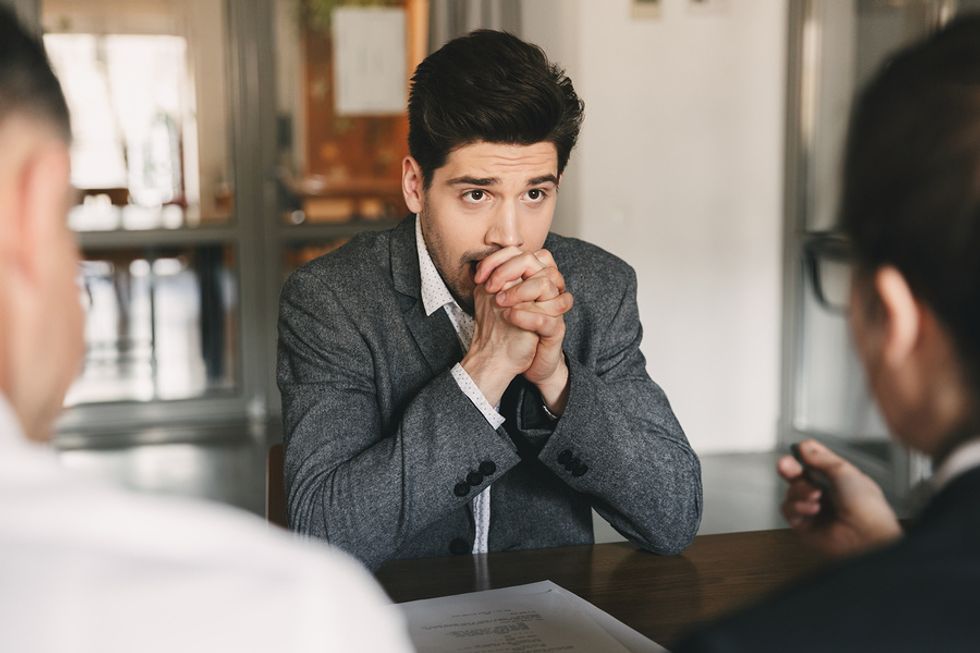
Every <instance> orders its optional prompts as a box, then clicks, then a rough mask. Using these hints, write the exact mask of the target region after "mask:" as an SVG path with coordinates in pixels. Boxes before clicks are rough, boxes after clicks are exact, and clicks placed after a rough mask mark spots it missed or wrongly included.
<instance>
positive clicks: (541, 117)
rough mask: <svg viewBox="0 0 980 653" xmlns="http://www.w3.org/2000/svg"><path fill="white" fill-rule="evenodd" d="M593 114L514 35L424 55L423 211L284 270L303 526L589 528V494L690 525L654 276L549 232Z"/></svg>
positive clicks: (282, 372)
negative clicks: (659, 353)
mask: <svg viewBox="0 0 980 653" xmlns="http://www.w3.org/2000/svg"><path fill="white" fill-rule="evenodd" d="M582 111H583V107H582V103H581V101H580V100H579V99H578V97H577V96H576V94H575V91H574V89H573V88H572V83H571V81H570V80H569V79H568V77H566V76H565V74H564V72H563V71H562V70H561V69H560V68H558V67H557V66H554V65H552V64H550V63H549V62H548V60H547V59H546V57H545V55H544V53H543V52H541V50H540V49H538V48H537V47H535V46H532V45H529V44H527V43H524V42H522V41H521V40H519V39H517V38H516V37H514V36H511V35H509V34H504V33H500V32H487V31H481V32H474V33H473V34H471V35H469V36H466V37H462V38H460V39H456V40H454V41H452V42H450V43H448V44H447V45H445V46H444V47H443V48H442V49H440V50H439V51H437V52H435V53H434V54H432V55H430V56H429V57H428V58H427V59H426V60H425V61H423V62H422V63H421V64H420V65H419V67H418V69H417V70H416V72H415V75H414V78H413V85H412V91H411V97H410V99H409V150H410V153H411V155H410V156H408V157H406V158H405V160H404V163H403V191H404V196H405V200H406V203H407V204H408V207H409V209H411V211H412V212H413V213H415V214H416V215H415V216H411V217H409V218H407V219H406V220H405V221H403V222H402V223H401V224H400V225H399V226H398V227H396V228H394V229H392V230H391V231H387V232H379V233H368V234H361V235H360V236H358V237H356V238H355V239H353V240H352V241H351V242H350V243H349V244H348V245H346V246H345V247H343V248H341V249H340V250H338V251H336V252H334V253H332V254H329V255H327V256H324V257H321V258H319V259H317V260H315V261H313V262H312V263H310V264H308V265H306V266H305V267H303V268H301V269H299V270H297V271H296V272H295V273H293V275H292V276H291V277H290V278H289V280H288V281H287V283H286V286H285V288H284V289H283V293H282V303H281V310H280V321H279V369H278V380H279V387H280V389H281V390H282V396H283V419H284V422H285V441H286V470H285V472H286V485H287V494H288V503H289V520H290V524H291V526H292V528H294V529H296V530H298V531H300V532H303V533H307V534H310V535H314V536H317V537H321V538H324V539H326V540H328V541H330V542H331V543H332V544H334V545H336V546H339V547H341V548H343V549H345V550H347V551H349V552H350V553H352V554H354V555H355V556H357V557H359V558H360V559H362V560H363V561H364V562H365V563H367V564H368V565H369V566H372V567H376V566H378V565H380V564H381V563H383V562H384V561H386V560H389V559H392V558H412V557H427V556H442V555H448V554H450V553H452V554H469V553H482V552H486V551H501V550H512V549H527V548H539V547H551V546H563V545H570V544H587V543H591V542H592V541H593V534H592V519H591V508H595V509H596V510H597V511H598V512H599V514H601V515H602V516H603V517H604V518H606V519H607V520H608V521H609V522H610V523H611V524H612V525H613V526H614V527H615V528H616V529H617V530H618V531H619V532H620V533H622V534H623V535H624V536H625V537H627V538H628V539H629V540H630V541H632V542H634V543H635V544H637V545H638V546H640V547H642V548H644V549H648V550H651V551H654V552H657V553H663V554H673V553H677V552H679V551H681V550H682V549H683V548H684V547H685V546H686V545H687V544H688V543H690V541H691V539H692V538H693V537H694V535H695V533H696V532H697V529H698V525H699V522H700V518H701V475H700V465H699V462H698V459H697V456H696V455H695V454H694V452H693V451H692V450H691V447H690V446H689V444H688V442H687V439H686V437H685V436H684V432H683V431H682V429H681V427H680V425H679V424H678V423H677V420H676V418H675V417H674V415H673V412H672V411H671V409H670V405H669V403H668V401H667V398H666V396H665V395H664V393H663V391H662V390H661V389H660V388H659V387H658V386H657V385H656V384H655V383H654V382H653V381H652V380H651V379H650V377H649V376H648V375H647V372H646V364H645V361H644V358H643V354H642V353H641V352H640V349H639V345H640V339H641V332H642V329H641V326H640V322H639V315H638V311H637V306H636V276H635V274H634V272H633V270H632V268H630V267H629V266H628V265H627V264H626V263H624V262H623V261H621V260H619V259H618V258H616V257H614V256H613V255H611V254H609V253H607V252H604V251H603V250H601V249H599V248H597V247H594V246H592V245H589V244H587V243H584V242H582V241H579V240H575V239H571V238H563V237H560V236H556V235H554V234H549V233H548V230H549V228H550V226H551V221H552V217H553V215H554V209H555V203H556V199H557V197H556V196H557V192H558V185H559V181H560V178H561V173H562V171H563V170H564V168H565V164H566V163H567V162H568V158H569V155H570V153H571V150H572V148H573V147H574V144H575V141H576V138H577V136H578V131H579V127H580V124H581V121H582ZM573 297H574V301H573Z"/></svg>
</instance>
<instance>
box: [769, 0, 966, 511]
mask: <svg viewBox="0 0 980 653" xmlns="http://www.w3.org/2000/svg"><path fill="white" fill-rule="evenodd" d="M956 9H957V3H956V2H955V1H950V0H794V1H793V2H792V3H791V10H790V48H789V66H790V68H789V75H788V94H787V100H788V102H787V182H786V232H785V233H786V243H785V246H786V250H785V257H784V258H785V270H784V271H785V275H784V279H785V287H784V311H785V314H784V338H783V360H784V368H783V397H782V416H781V437H782V439H783V443H784V444H789V443H791V442H795V441H798V440H800V439H802V438H804V437H817V438H820V439H821V440H824V441H825V442H827V443H828V444H829V445H830V446H832V447H834V448H835V449H837V450H838V451H840V452H842V453H843V454H844V455H846V456H847V457H848V458H850V459H851V460H852V461H854V462H855V463H856V464H858V465H859V466H860V467H862V468H863V469H864V470H865V471H866V472H868V473H869V474H871V475H872V476H873V477H874V478H875V479H876V480H877V481H878V482H879V483H881V485H882V487H884V488H885V489H886V492H887V493H888V494H889V496H890V497H891V498H892V499H893V500H894V501H895V502H896V503H897V504H899V506H901V504H902V503H903V502H904V500H905V499H906V498H907V497H908V495H909V491H910V489H911V488H912V487H913V486H914V485H915V484H916V483H917V482H918V481H919V480H921V479H922V478H923V477H924V476H925V475H927V474H928V472H929V469H928V463H927V461H925V460H924V459H922V458H920V457H917V456H910V455H909V453H908V452H907V451H906V450H905V449H904V448H902V447H901V446H899V445H897V444H895V443H894V442H893V441H892V440H890V439H889V437H888V434H887V432H886V429H885V426H884V424H883V422H882V419H881V417H880V415H879V414H878V412H877V410H876V409H875V407H874V403H873V402H872V400H871V398H870V397H869V395H868V391H867V389H866V386H865V381H864V375H863V372H862V370H861V367H860V364H859V362H858V361H857V358H856V356H855V353H854V350H853V348H852V345H851V342H850V338H849V333H848V327H847V322H846V319H845V317H844V316H843V315H841V314H839V313H835V312H832V311H830V310H828V309H827V308H825V307H824V306H823V305H822V304H821V303H819V302H818V301H817V297H816V293H815V292H814V290H815V288H814V287H813V283H812V280H811V279H810V278H808V276H807V275H806V274H805V271H804V263H803V249H804V247H805V245H806V243H807V241H808V240H810V239H812V238H813V237H814V234H817V233H820V232H828V231H830V232H832V231H834V229H835V226H836V222H837V221H836V211H837V200H838V197H839V195H840V166H841V158H842V154H843V148H844V140H845V131H846V129H847V124H848V118H849V115H850V110H851V103H852V100H853V98H854V96H855V93H856V92H857V91H858V90H859V89H860V88H861V87H862V86H863V85H864V84H865V83H866V81H867V80H868V79H869V77H870V76H871V75H873V74H874V72H875V71H876V70H877V69H878V67H879V66H880V65H881V64H882V63H883V62H884V61H885V60H886V59H887V57H888V56H889V55H890V54H891V53H893V52H894V51H895V50H896V49H898V48H900V47H901V46H903V45H905V44H907V43H910V42H912V41H914V40H916V39H919V38H921V37H923V36H925V35H926V34H928V33H929V32H930V31H932V30H934V29H936V28H937V27H938V26H940V25H942V24H943V23H944V22H945V21H947V20H949V19H950V18H952V16H953V15H954V14H955V11H956Z"/></svg>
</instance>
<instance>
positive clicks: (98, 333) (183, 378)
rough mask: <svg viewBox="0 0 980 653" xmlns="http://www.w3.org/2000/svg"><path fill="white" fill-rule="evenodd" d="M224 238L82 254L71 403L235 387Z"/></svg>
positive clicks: (229, 258)
mask: <svg viewBox="0 0 980 653" xmlns="http://www.w3.org/2000/svg"><path fill="white" fill-rule="evenodd" d="M234 270H235V255H234V251H233V250H232V249H231V248H229V247H224V246H221V245H200V246H193V247H182V248H155V249H153V250H149V249H144V250H114V251H112V252H101V253H98V254H89V255H87V256H85V258H84V260H83V262H82V266H81V275H80V277H81V279H80V285H81V288H82V301H83V303H84V304H85V305H86V307H87V309H88V310H87V313H86V325H85V341H86V355H85V365H84V369H83V371H82V374H81V376H80V377H79V378H78V380H77V381H76V383H75V385H74V386H73V387H72V388H71V390H70V391H69V393H68V397H67V399H66V402H65V403H66V404H67V405H69V406H72V405H77V404H84V403H98V402H110V401H153V400H158V399H188V398H191V397H201V396H206V395H211V394H216V393H217V394H223V393H224V394H226V393H231V392H233V391H234V389H235V386H236V383H237V377H238V373H237V370H238V351H239V348H238V322H237V315H238V306H237V304H238V287H237V281H236V276H235V272H234Z"/></svg>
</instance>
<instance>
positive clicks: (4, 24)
mask: <svg viewBox="0 0 980 653" xmlns="http://www.w3.org/2000/svg"><path fill="white" fill-rule="evenodd" d="M15 114H21V115H24V116H29V117H33V118H39V119H41V120H43V121H44V122H46V123H48V124H49V125H50V126H51V127H53V128H54V129H55V130H56V131H57V133H58V134H59V135H60V136H61V137H62V138H63V139H64V140H65V142H68V141H70V140H71V120H70V118H69V117H68V105H67V104H66V103H65V96H64V94H62V92H61V84H59V83H58V78H57V77H55V76H54V72H53V71H52V70H51V65H50V64H49V63H48V57H47V55H46V54H45V53H44V46H43V45H42V44H41V42H40V41H39V40H38V39H37V38H35V37H34V36H31V35H30V34H29V33H28V32H27V31H26V30H25V29H24V28H23V26H21V24H20V22H19V21H18V20H17V17H16V16H15V15H14V13H13V11H12V10H11V9H9V8H7V7H5V6H3V5H0V124H3V123H4V122H5V121H6V120H8V119H9V118H11V117H12V116H13V115H15Z"/></svg>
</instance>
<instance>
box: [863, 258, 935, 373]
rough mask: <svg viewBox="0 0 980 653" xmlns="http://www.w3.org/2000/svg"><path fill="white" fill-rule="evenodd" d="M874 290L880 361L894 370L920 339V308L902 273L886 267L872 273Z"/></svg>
mask: <svg viewBox="0 0 980 653" xmlns="http://www.w3.org/2000/svg"><path fill="white" fill-rule="evenodd" d="M874 288H875V292H876V293H877V295H878V299H879V300H880V302H881V308H882V320H883V324H882V327H883V329H882V340H881V358H882V361H883V362H884V363H885V364H886V365H888V366H889V367H892V368H894V367H897V366H900V365H902V363H904V362H905V361H906V360H908V357H909V356H911V355H912V353H913V352H914V350H915V348H916V345H917V344H918V341H919V338H920V337H921V335H922V326H923V316H922V311H923V310H924V308H923V306H922V305H921V304H920V303H919V301H918V300H917V299H916V298H915V295H913V294H912V289H911V288H909V285H908V282H907V281H906V280H905V277H904V276H902V273H901V272H899V271H898V270H897V269H896V268H894V267H892V266H890V265H889V266H885V267H882V268H879V269H878V271H877V272H875V276H874Z"/></svg>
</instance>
